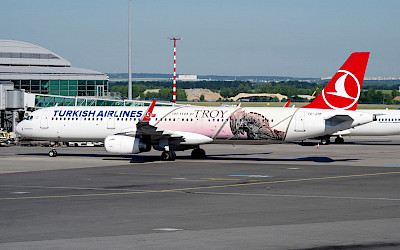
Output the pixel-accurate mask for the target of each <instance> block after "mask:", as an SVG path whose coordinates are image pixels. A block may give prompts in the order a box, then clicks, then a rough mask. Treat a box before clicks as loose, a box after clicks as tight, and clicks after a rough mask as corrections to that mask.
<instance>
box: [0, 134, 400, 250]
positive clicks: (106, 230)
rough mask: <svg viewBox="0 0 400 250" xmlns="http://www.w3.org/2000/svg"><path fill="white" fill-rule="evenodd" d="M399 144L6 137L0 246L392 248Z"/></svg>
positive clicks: (397, 234) (397, 237)
mask: <svg viewBox="0 0 400 250" xmlns="http://www.w3.org/2000/svg"><path fill="white" fill-rule="evenodd" d="M399 145H400V136H392V137H372V138H367V137H353V138H346V142H345V144H340V145H335V144H331V145H321V146H320V148H317V145H316V144H315V143H308V144H306V145H303V146H301V145H298V144H295V143H290V144H279V145H214V144H211V145H205V146H203V148H204V149H205V150H206V152H207V155H208V158H207V159H204V160H193V159H190V151H185V152H177V160H176V161H174V162H162V161H159V156H160V152H158V151H154V150H153V151H151V152H148V153H145V154H141V155H111V154H107V153H106V152H105V151H104V149H103V148H95V147H79V148H75V147H71V148H58V149H57V151H58V156H57V157H54V158H50V157H48V155H47V153H48V151H49V148H45V147H19V146H13V147H3V148H0V249H324V250H325V249H338V248H340V249H399V248H400V192H399V191H398V190H400V181H399V180H400V161H399V159H400V151H399Z"/></svg>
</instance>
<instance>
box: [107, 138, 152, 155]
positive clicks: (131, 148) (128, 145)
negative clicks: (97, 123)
mask: <svg viewBox="0 0 400 250" xmlns="http://www.w3.org/2000/svg"><path fill="white" fill-rule="evenodd" d="M104 148H105V149H106V151H107V152H109V153H118V154H137V153H140V152H147V151H150V150H151V144H150V142H143V141H142V140H140V138H136V137H130V136H125V135H110V136H107V137H106V139H105V140H104Z"/></svg>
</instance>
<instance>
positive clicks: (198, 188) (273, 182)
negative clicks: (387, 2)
mask: <svg viewBox="0 0 400 250" xmlns="http://www.w3.org/2000/svg"><path fill="white" fill-rule="evenodd" d="M392 174H400V171H398V172H383V173H371V174H355V175H342V176H328V177H316V178H304V179H290V180H280V181H263V182H250V183H239V184H227V185H215V186H207V187H189V188H174V189H164V190H148V191H130V192H119V193H98V194H70V195H49V196H25V197H5V198H0V200H26V199H49V198H71V197H95V196H113V195H131V194H149V193H167V192H183V191H191V190H201V189H214V188H228V187H241V186H252V185H261V184H275V183H289V182H305V181H317V180H333V179H345V178H355V177H367V176H379V175H392Z"/></svg>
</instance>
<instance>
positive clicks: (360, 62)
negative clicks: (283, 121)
mask: <svg viewBox="0 0 400 250" xmlns="http://www.w3.org/2000/svg"><path fill="white" fill-rule="evenodd" d="M368 58H369V52H354V53H352V54H351V55H350V57H349V59H347V61H346V62H345V63H344V64H343V66H342V67H341V68H340V70H339V71H338V72H337V73H336V74H335V76H334V77H332V79H331V80H330V81H329V83H328V84H327V85H326V86H325V88H324V89H323V90H322V92H321V93H320V94H319V95H318V96H317V98H315V99H314V101H312V102H311V103H310V104H308V105H306V106H304V107H303V108H315V109H336V110H356V108H357V104H358V99H359V98H360V93H361V87H362V83H363V80H364V74H365V69H366V68H367V64H368Z"/></svg>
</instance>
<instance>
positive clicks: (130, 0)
mask: <svg viewBox="0 0 400 250" xmlns="http://www.w3.org/2000/svg"><path fill="white" fill-rule="evenodd" d="M131 6H132V0H129V25H128V26H129V28H128V29H129V32H128V36H129V37H128V100H132V34H131V33H132V28H131V25H132V24H131V23H132V22H131V12H132V7H131Z"/></svg>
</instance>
